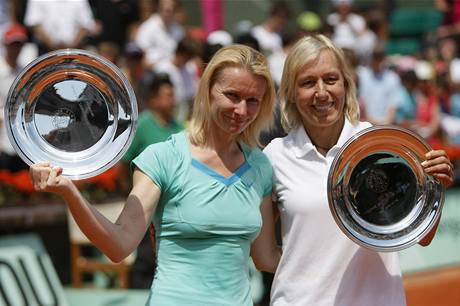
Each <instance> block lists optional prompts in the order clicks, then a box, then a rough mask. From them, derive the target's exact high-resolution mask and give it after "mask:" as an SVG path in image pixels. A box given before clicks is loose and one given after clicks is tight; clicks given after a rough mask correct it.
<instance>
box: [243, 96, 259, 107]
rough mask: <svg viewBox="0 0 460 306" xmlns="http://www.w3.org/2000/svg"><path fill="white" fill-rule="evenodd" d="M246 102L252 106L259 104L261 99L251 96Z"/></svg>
mask: <svg viewBox="0 0 460 306" xmlns="http://www.w3.org/2000/svg"><path fill="white" fill-rule="evenodd" d="M246 103H247V104H248V105H251V106H258V105H259V104H260V101H259V100H258V99H256V98H251V99H248V100H247V102H246Z"/></svg>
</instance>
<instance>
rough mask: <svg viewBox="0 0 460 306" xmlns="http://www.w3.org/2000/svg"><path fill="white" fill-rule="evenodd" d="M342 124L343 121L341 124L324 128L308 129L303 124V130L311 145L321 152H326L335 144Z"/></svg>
mask: <svg viewBox="0 0 460 306" xmlns="http://www.w3.org/2000/svg"><path fill="white" fill-rule="evenodd" d="M344 123H345V120H344V119H343V120H341V122H337V123H336V124H334V125H332V126H329V127H325V128H317V127H309V126H308V125H305V124H304V128H305V131H306V132H307V135H308V137H310V140H311V142H312V143H313V145H314V146H315V147H316V148H318V149H320V150H321V151H325V152H327V151H329V150H330V149H331V148H332V147H333V146H335V145H336V144H337V141H338V140H339V137H340V133H341V132H342V129H343V125H344Z"/></svg>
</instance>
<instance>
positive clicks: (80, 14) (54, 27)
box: [24, 0, 96, 54]
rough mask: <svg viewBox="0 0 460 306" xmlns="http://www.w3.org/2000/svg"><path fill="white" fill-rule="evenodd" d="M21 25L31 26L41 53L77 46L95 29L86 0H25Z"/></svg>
mask: <svg viewBox="0 0 460 306" xmlns="http://www.w3.org/2000/svg"><path fill="white" fill-rule="evenodd" d="M24 25H25V26H27V27H30V29H31V31H32V34H33V37H34V39H35V40H36V41H37V43H38V47H39V53H40V54H43V53H46V52H49V51H52V50H56V49H62V48H78V47H81V46H82V43H83V42H84V39H85V38H86V36H87V35H90V34H91V33H92V32H93V31H96V22H95V20H94V16H93V13H92V11H91V7H90V5H89V3H88V1H87V0H60V1H42V0H28V2H27V9H26V13H25V17H24Z"/></svg>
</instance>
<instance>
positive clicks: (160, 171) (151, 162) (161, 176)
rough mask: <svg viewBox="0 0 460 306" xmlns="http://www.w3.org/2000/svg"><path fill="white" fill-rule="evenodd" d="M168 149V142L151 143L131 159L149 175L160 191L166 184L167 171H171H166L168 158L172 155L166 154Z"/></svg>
mask: <svg viewBox="0 0 460 306" xmlns="http://www.w3.org/2000/svg"><path fill="white" fill-rule="evenodd" d="M170 151H171V148H170V145H169V142H160V143H156V144H152V145H149V146H148V147H147V148H146V149H145V150H144V151H142V153H140V154H139V155H138V156H137V157H136V158H134V160H133V161H132V163H133V165H135V166H136V167H137V168H139V170H141V171H142V172H143V173H145V174H146V175H147V176H148V177H150V178H151V179H152V181H153V182H154V183H155V184H156V185H157V186H158V187H159V188H160V190H162V191H164V190H165V189H166V187H167V186H168V182H169V176H168V173H171V171H168V164H170V160H169V159H170V158H171V156H173V154H168V152H170Z"/></svg>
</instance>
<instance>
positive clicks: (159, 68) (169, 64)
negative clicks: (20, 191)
mask: <svg viewBox="0 0 460 306" xmlns="http://www.w3.org/2000/svg"><path fill="white" fill-rule="evenodd" d="M199 53H200V50H199V45H198V43H197V42H196V41H195V40H193V39H190V38H184V39H182V40H181V41H180V42H179V43H178V45H177V48H176V51H175V52H174V55H173V57H171V58H170V59H168V60H165V61H162V62H160V63H158V64H157V65H155V67H154V71H155V72H157V73H161V72H163V73H166V74H168V75H169V78H170V79H171V82H172V83H173V85H174V95H175V98H176V101H177V109H176V110H177V112H176V118H177V119H178V120H179V121H186V120H187V119H188V118H189V115H190V114H191V113H190V110H191V108H192V104H193V99H194V98H195V94H196V89H197V85H198V75H197V67H196V66H195V65H194V63H193V62H191V60H192V59H193V58H194V57H195V56H198V55H199Z"/></svg>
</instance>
